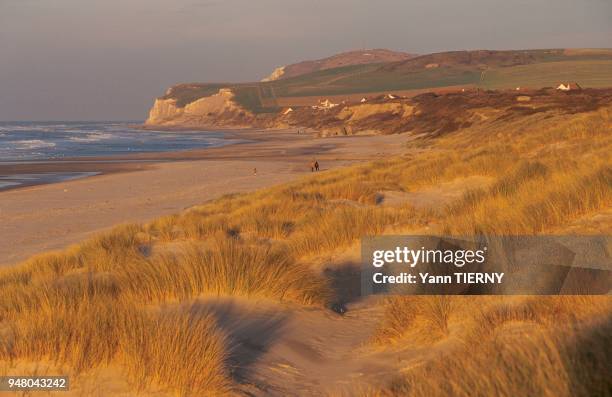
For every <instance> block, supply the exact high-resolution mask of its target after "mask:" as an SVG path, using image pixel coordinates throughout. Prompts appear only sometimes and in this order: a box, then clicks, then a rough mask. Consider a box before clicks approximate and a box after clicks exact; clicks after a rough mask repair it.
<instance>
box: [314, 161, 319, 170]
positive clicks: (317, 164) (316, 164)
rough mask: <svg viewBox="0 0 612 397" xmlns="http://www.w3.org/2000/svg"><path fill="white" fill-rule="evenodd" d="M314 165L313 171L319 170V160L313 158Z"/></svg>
mask: <svg viewBox="0 0 612 397" xmlns="http://www.w3.org/2000/svg"><path fill="white" fill-rule="evenodd" d="M314 166H315V171H319V162H318V161H316V160H315V163H314Z"/></svg>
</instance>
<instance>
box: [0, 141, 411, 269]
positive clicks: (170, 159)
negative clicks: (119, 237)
mask: <svg viewBox="0 0 612 397" xmlns="http://www.w3.org/2000/svg"><path fill="white" fill-rule="evenodd" d="M227 136H228V139H240V140H241V141H242V142H244V143H240V144H234V145H229V146H224V147H219V148H209V149H202V150H193V151H183V152H170V153H143V154H138V155H130V156H116V157H108V158H87V159H84V158H82V159H68V160H62V161H50V162H44V163H24V164H5V165H0V174H4V175H10V174H11V173H27V172H38V173H42V172H50V171H54V172H58V171H71V172H73V171H78V172H96V173H100V174H99V175H96V176H93V177H89V178H84V179H78V180H72V181H68V182H60V183H53V184H45V185H37V186H27V187H22V188H20V189H14V190H6V191H1V192H0V235H1V236H2V239H1V240H0V265H4V266H5V265H11V264H15V263H18V262H20V261H23V260H25V259H27V258H28V257H30V256H32V255H35V254H38V253H42V252H46V251H49V250H56V249H60V248H63V247H66V246H68V245H70V244H73V243H77V242H79V241H81V240H83V239H85V238H87V237H89V236H91V235H93V234H95V233H97V232H100V231H103V230H105V229H108V228H110V227H112V226H115V225H118V224H121V223H129V222H147V221H149V220H152V219H154V218H156V217H158V216H162V215H167V214H171V213H175V212H178V211H180V210H182V209H185V208H188V207H191V206H193V205H197V204H200V203H203V202H205V201H207V200H211V199H214V198H216V197H219V196H221V195H224V194H228V193H236V192H245V191H250V190H255V189H258V188H262V187H266V186H272V185H276V184H281V183H284V182H287V181H290V180H293V179H296V178H299V177H300V176H302V175H307V174H309V173H310V169H309V163H310V161H311V160H312V159H313V158H316V159H317V160H318V161H319V162H320V163H321V167H322V171H323V172H324V171H325V170H327V169H331V168H335V167H341V166H344V165H348V164H351V163H354V162H358V161H367V160H371V159H376V158H384V157H387V156H389V155H391V154H395V153H398V152H399V151H400V150H401V148H402V146H403V145H402V143H403V142H405V141H406V140H407V139H408V137H407V136H398V135H394V136H354V137H333V138H317V137H315V136H314V135H311V134H300V135H298V134H297V133H296V132H295V131H238V132H232V133H228V135H227ZM255 168H256V169H257V175H254V172H253V171H254V169H255Z"/></svg>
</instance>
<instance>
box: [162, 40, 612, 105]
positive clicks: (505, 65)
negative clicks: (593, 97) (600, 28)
mask: <svg viewBox="0 0 612 397" xmlns="http://www.w3.org/2000/svg"><path fill="white" fill-rule="evenodd" d="M438 62H439V65H440V67H438V68H431V69H427V68H425V65H427V64H429V63H438ZM484 70H486V72H485V73H484V75H482V76H481V74H482V72H483V71H484ZM568 81H569V82H574V81H575V82H578V83H579V84H581V85H582V86H584V87H610V86H612V51H603V52H594V53H593V52H588V51H582V52H580V51H577V52H575V53H574V54H573V55H566V54H565V53H564V52H563V50H530V51H498V52H491V51H488V52H487V51H474V52H448V53H439V54H430V55H424V56H421V57H416V58H412V59H410V60H407V61H402V62H395V63H389V64H369V65H352V66H343V67H339V68H333V69H327V70H323V71H318V72H314V73H308V74H305V75H301V76H297V77H292V78H287V79H282V80H278V81H272V82H266V83H250V84H225V85H223V84H184V85H179V86H176V87H174V88H173V92H172V93H170V94H169V95H166V96H165V98H170V97H173V98H177V103H178V105H179V106H184V105H185V104H187V103H189V102H192V101H194V100H196V99H197V98H200V97H202V96H206V95H211V94H212V93H214V92H216V91H217V90H218V89H219V88H220V87H221V86H231V87H233V89H234V91H235V92H236V101H237V102H238V103H240V104H241V105H243V106H244V107H246V108H247V109H249V110H252V111H254V112H256V113H261V112H268V111H276V110H278V109H277V106H276V103H275V100H274V99H275V98H279V97H297V96H326V95H343V94H355V93H379V92H385V91H394V90H410V89H422V88H436V87H445V86H453V85H465V84H473V85H475V86H479V87H481V88H486V89H498V88H515V87H518V86H520V87H530V88H540V87H546V86H554V85H556V84H558V83H560V82H568Z"/></svg>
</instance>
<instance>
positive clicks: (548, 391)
mask: <svg viewBox="0 0 612 397" xmlns="http://www.w3.org/2000/svg"><path fill="white" fill-rule="evenodd" d="M439 298H440V297H403V298H393V299H391V300H390V301H389V302H388V303H387V304H388V308H389V309H388V310H390V311H388V313H389V314H390V316H389V317H387V320H386V321H387V322H386V324H385V325H384V326H383V327H381V328H380V329H379V332H378V335H377V338H378V339H377V342H379V343H389V342H390V341H391V340H392V339H393V338H395V340H396V341H401V340H402V338H406V337H409V338H410V340H416V341H418V342H419V343H420V344H422V346H429V347H430V349H431V350H432V351H434V352H436V353H435V354H434V355H432V357H430V358H429V359H428V360H426V361H425V362H424V363H422V364H421V365H419V366H417V367H414V368H410V369H407V370H406V371H405V372H403V373H402V374H398V376H397V378H396V380H395V381H394V382H392V384H391V385H389V386H388V387H386V388H383V389H380V390H377V391H375V392H374V393H372V395H378V396H414V397H421V396H432V397H436V396H440V397H442V396H491V395H495V396H551V397H552V396H568V397H570V396H572V397H573V396H585V397H587V396H595V395H596V396H609V395H610V393H611V389H610V386H611V383H610V379H609V376H608V375H609V373H610V369H611V367H610V362H609V357H610V353H612V350H611V346H612V345H611V342H612V340H611V335H612V333H611V332H610V331H612V301H611V300H610V299H609V298H608V297H574V296H571V297H546V296H542V297H532V298H524V297H446V298H445V299H451V300H453V301H454V302H453V304H452V305H450V307H451V308H452V309H451V310H450V311H448V312H446V313H445V314H444V316H441V314H440V311H439V310H438V309H437V308H435V307H432V305H427V304H424V302H423V301H424V300H429V301H434V302H435V301H436V300H437V299H439ZM398 312H399V313H401V316H398V315H396V314H395V313H398ZM406 312H408V313H415V312H416V313H415V314H414V315H413V316H412V318H409V317H410V316H408V315H406V314H405V313H406ZM443 317H444V318H445V321H446V322H447V329H449V328H448V327H450V329H451V330H452V331H451V332H450V333H447V334H442V333H440V332H438V333H437V334H436V337H433V338H432V337H431V336H429V337H427V338H424V337H423V336H424V335H428V333H429V335H431V329H432V328H431V327H430V324H436V326H435V327H434V329H437V330H438V329H439V327H438V324H439V323H440V321H441V320H442V318H443ZM392 319H395V320H394V321H395V322H392ZM391 330H395V332H391ZM419 337H420V338H419ZM404 340H406V339H404Z"/></svg>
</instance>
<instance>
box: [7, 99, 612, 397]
mask: <svg viewBox="0 0 612 397" xmlns="http://www.w3.org/2000/svg"><path fill="white" fill-rule="evenodd" d="M611 125H612V118H611V112H610V110H609V109H603V110H599V111H597V112H592V113H587V114H576V115H564V114H561V113H555V112H554V111H551V112H540V113H536V114H533V115H529V116H524V117H521V118H519V119H509V120H508V119H501V118H492V119H490V120H486V121H482V122H480V123H475V124H474V125H472V126H471V127H469V128H465V129H463V130H460V131H457V132H455V133H453V134H450V135H448V136H445V137H441V138H437V139H433V140H428V141H424V142H416V143H414V144H413V146H412V147H411V148H408V150H407V152H406V155H405V156H398V157H396V158H389V159H384V160H379V161H375V162H371V163H368V164H362V165H357V166H353V167H348V168H346V169H341V170H337V171H330V172H325V173H320V174H317V175H314V176H311V177H308V178H304V179H301V180H299V181H296V182H293V183H289V184H286V185H282V186H277V187H273V188H268V189H263V190H259V191H256V192H252V193H248V194H240V195H228V196H225V197H222V198H220V199H217V200H214V201H211V202H208V203H205V204H203V205H201V206H197V207H194V208H191V209H189V210H186V211H183V212H181V213H178V214H175V215H172V216H167V217H163V218H160V219H158V220H156V221H153V222H151V223H150V224H147V225H122V226H119V227H117V228H115V229H113V230H111V231H109V232H107V233H104V234H101V235H99V236H97V237H95V238H93V239H90V240H88V241H85V242H83V243H82V244H79V245H77V246H74V247H71V248H69V249H66V250H64V251H60V252H56V253H50V254H45V255H41V256H38V257H35V258H32V259H31V260H29V261H27V262H25V263H23V264H21V265H19V266H16V267H14V268H9V269H2V270H0V289H1V294H0V336H1V338H0V360H8V361H19V360H32V361H36V360H51V361H53V362H56V363H57V364H58V365H68V366H69V367H71V368H72V369H73V370H74V371H75V373H77V374H78V373H82V372H86V371H88V370H89V369H92V368H95V367H99V366H106V365H114V366H119V367H121V368H123V369H124V372H125V374H126V376H127V378H128V379H129V380H130V382H131V384H132V385H133V387H134V388H135V389H141V390H142V389H147V388H149V387H152V386H155V387H160V388H167V389H168V390H171V391H172V392H173V393H175V394H177V395H206V394H226V393H229V392H230V391H231V388H232V384H231V383H232V379H231V377H230V375H229V373H230V371H229V368H228V364H227V362H228V360H227V358H228V357H229V355H230V354H231V346H228V344H227V341H226V338H225V337H224V334H223V332H221V331H220V329H219V328H218V327H217V326H216V325H215V324H216V322H215V319H214V316H213V315H211V314H209V313H205V312H198V311H195V310H194V309H189V308H183V307H181V306H180V304H181V303H186V304H188V303H189V302H190V301H191V300H192V299H195V298H197V297H199V296H201V295H231V296H236V295H240V296H247V297H257V298H264V299H271V300H275V301H278V302H291V303H292V304H299V305H316V306H319V307H322V306H328V305H330V304H331V303H334V302H333V300H334V299H335V291H334V290H333V289H332V282H331V280H329V279H328V278H327V277H326V276H325V274H324V272H323V271H322V268H323V267H324V266H322V265H323V264H321V263H319V262H317V260H318V259H317V258H318V257H320V255H321V254H328V253H332V252H335V251H339V250H342V249H345V248H347V247H350V246H352V245H353V244H354V243H355V242H356V241H358V239H359V238H361V237H363V236H367V235H380V234H383V233H386V232H390V231H395V232H397V231H411V230H415V229H423V228H424V227H427V228H428V229H427V230H428V232H429V233H448V234H474V233H491V234H504V233H512V234H517V233H518V234H538V233H546V232H548V231H551V230H557V229H558V228H559V227H561V228H562V227H563V226H564V225H568V224H570V223H571V222H573V221H574V220H576V219H580V218H584V217H588V216H590V215H592V214H596V213H597V212H598V211H601V210H603V209H606V208H609V207H610V204H611V200H612V183H611V174H612V168H611V167H612V165H611V164H610V160H609V153H610V149H611V148H612V134H610V132H611V131H610V126H611ZM474 175H479V176H487V177H490V178H492V180H493V183H492V184H491V185H490V186H487V187H481V188H476V189H475V190H470V191H467V192H465V194H464V195H463V196H462V197H460V198H459V199H457V200H454V201H451V202H448V203H446V204H445V205H444V206H441V207H438V208H426V209H416V208H413V207H412V206H411V205H410V203H409V202H406V203H404V204H402V205H399V206H394V207H388V206H384V205H380V198H381V195H384V192H385V191H388V190H395V191H398V190H399V191H403V192H405V193H407V194H409V193H411V192H415V191H418V190H420V189H423V188H427V187H431V186H435V185H438V184H440V183H443V182H448V181H453V180H455V179H457V178H465V177H468V176H474ZM599 232H609V230H607V231H604V230H599ZM606 299H607V298H606ZM542 302H546V301H545V300H543V301H542ZM608 302H609V300H608ZM503 304H505V303H503V302H502V305H503ZM177 305H178V306H177ZM478 305H479V304H478V299H477V298H465V300H464V301H462V303H461V304H460V305H458V304H457V302H456V301H455V300H452V299H448V298H441V297H437V298H436V297H419V298H411V299H408V300H403V299H399V300H390V301H389V302H387V306H386V310H387V311H386V315H385V318H384V320H383V322H382V324H381V327H380V329H379V330H378V331H377V333H376V335H375V336H374V340H375V342H376V343H377V344H378V345H379V346H387V345H389V344H392V342H393V341H397V340H401V339H402V338H404V337H405V335H406V334H407V333H409V332H410V331H411V330H414V329H418V330H426V332H419V333H420V334H422V335H426V336H427V337H426V338H424V339H423V340H422V341H421V342H419V343H426V344H427V343H430V344H435V343H437V342H439V341H442V340H448V339H449V338H453V337H454V335H457V330H456V328H457V327H459V328H460V329H462V328H466V331H465V332H463V331H462V332H463V333H462V332H459V334H458V335H463V336H462V338H463V339H464V340H466V341H475V340H478V338H483V343H482V344H479V345H478V346H473V347H472V349H473V350H476V351H474V352H473V353H474V354H472V352H471V351H470V354H467V353H465V352H464V353H460V352H462V351H464V350H460V349H458V350H456V351H457V352H458V353H457V354H455V355H453V356H452V357H448V362H447V361H444V360H433V361H432V362H431V363H429V364H427V366H424V367H422V368H420V369H418V370H415V372H410V373H409V374H407V375H406V376H404V377H402V378H401V379H399V380H398V382H396V384H394V385H392V386H391V387H390V388H389V389H384V390H382V391H381V393H390V394H395V395H415V396H420V395H443V392H449V390H450V391H452V392H457V393H456V395H461V393H463V392H465V393H467V390H472V392H473V394H470V395H487V394H489V393H490V392H495V391H499V392H500V393H501V394H502V395H532V394H533V393H534V390H537V391H542V390H543V389H542V387H544V386H543V385H544V383H545V380H546V379H548V381H547V382H552V383H555V384H557V383H558V384H559V387H562V386H563V387H565V388H564V389H551V391H550V393H549V395H553V394H551V393H558V394H555V395H568V393H570V392H576V393H577V394H576V395H584V394H581V393H583V391H582V389H581V387H586V386H584V382H590V381H591V380H592V379H591V378H588V377H589V376H590V377H597V376H599V374H600V372H598V371H600V370H601V366H600V361H598V360H600V354H601V351H599V350H597V348H596V347H597V346H600V347H601V345H599V344H600V343H604V342H606V339H605V338H604V339H602V338H601V337H600V336H597V335H600V333H601V332H600V331H601V330H603V328H601V327H603V325H602V326H601V327H600V326H595V325H588V324H587V323H586V322H584V321H583V320H584V318H583V317H580V318H579V319H576V318H574V317H571V316H569V317H567V318H568V321H569V323H568V324H570V325H571V326H569V328H568V329H564V330H560V331H559V332H558V333H555V332H552V331H553V330H552V328H553V327H550V326H548V325H547V321H550V319H554V318H558V317H555V316H553V315H551V314H550V313H553V314H554V313H557V312H564V313H566V312H568V309H569V308H571V309H572V310H579V311H585V312H589V313H591V312H592V310H591V309H590V308H589V304H586V303H583V304H576V303H575V302H573V301H571V300H569V301H559V302H557V303H555V304H554V305H552V306H550V305H549V306H547V305H546V304H544V306H545V307H544V308H542V307H540V306H541V304H538V303H537V301H532V302H531V303H529V305H528V306H525V307H530V308H531V309H521V310H517V311H514V312H513V311H512V310H510V309H509V308H510V306H508V307H507V308H506V309H503V310H497V311H495V310H493V307H492V306H491V308H489V309H487V310H488V311H486V312H484V313H483V314H482V316H481V317H474V316H472V317H473V319H472V320H470V321H468V322H467V323H466V324H467V325H466V324H458V323H457V322H456V321H455V320H454V319H455V318H456V313H457V310H458V309H457V307H470V308H472V309H474V311H475V308H478V307H479V306H478ZM538 305H540V306H538ZM169 307H172V309H168V308H169ZM536 307H537V310H536V309H535V308H536ZM546 307H548V309H547V308H546ZM551 308H552V309H551ZM549 309H550V310H549ZM553 309H554V310H553ZM547 310H548V311H547ZM475 312H476V311H475ZM478 313H480V311H478ZM500 313H501V314H500ZM503 313H506V314H503ZM508 313H510V314H508ZM511 313H515V314H511ZM517 313H518V314H517ZM520 313H527V314H528V315H527V314H526V316H527V317H520V316H519V314H520ZM529 313H531V314H529ZM606 313H608V314H606ZM595 314H596V315H595ZM595 314H593V316H592V318H593V324H594V323H595V322H596V321H595V320H598V321H599V320H601V319H603V318H608V317H606V316H609V312H606V311H600V312H597V313H595ZM500 316H501V317H500ZM504 316H506V317H504ZM513 316H519V318H518V320H516V321H518V322H519V323H520V324H522V326H524V327H525V329H526V330H527V331H528V332H527V331H526V333H524V335H528V337H526V341H525V342H524V344H522V345H520V344H518V343H519V342H517V341H516V340H515V339H513V338H515V335H514V333H513V332H510V331H509V332H506V328H508V327H507V325H508V324H512V323H513V322H515V319H514V317H513ZM529 316H531V317H529ZM500 318H501V319H502V320H500ZM585 318H586V317H585ZM570 320H571V321H570ZM579 320H580V321H579ZM497 322H498V323H497ZM469 324H471V325H469ZM478 324H481V325H483V324H484V325H483V327H481V328H479V327H478V326H477V325H478ZM533 324H538V326H537V327H534V326H533ZM542 324H544V325H542ZM468 325H469V326H468ZM467 329H470V330H471V331H469V332H468V331H467ZM483 330H488V331H487V332H488V334H487V333H485V332H484V331H483ZM498 330H499V332H498ZM485 334H486V335H485ZM591 334H592V335H593V336H592V337H588V335H591ZM470 335H472V336H470ZM473 335H477V336H476V337H474V336H473ZM470 338H475V339H470ZM499 338H502V339H499ZM504 338H507V340H508V343H506V344H504V345H503V346H502V348H500V346H499V343H501V342H500V340H505V339H504ZM517 338H518V337H517ZM572 338H573V339H572ZM581 338H582V339H581ZM585 338H586V339H585ZM578 339H580V340H581V341H582V342H581V343H583V342H584V343H585V346H588V349H594V350H593V351H594V353H593V354H594V355H595V359H596V360H595V361H594V364H593V365H594V367H593V371H588V370H587V369H588V367H586V366H585V365H587V364H586V361H584V359H585V356H584V354H586V353H585V352H588V351H590V350H588V349H587V350H584V351H582V350H576V349H574V350H572V345H571V343H570V342H571V341H572V340H578ZM518 340H519V341H520V340H523V339H522V338H518ZM466 343H467V342H466ZM470 343H473V342H470ZM606 343H608V346H609V341H607V342H606ZM574 346H575V345H574ZM500 349H501V350H500ZM493 352H500V354H501V357H502V359H500V360H501V361H495V362H494V363H493V362H492V361H491V360H493V358H492V357H493V356H494V355H493ZM172 357H176V358H172ZM461 357H463V358H461ZM495 357H496V356H495ZM194 358H195V359H194ZM461 360H463V361H461ZM529 360H531V361H529ZM542 360H544V361H542ZM528 362H531V364H529V363H528ZM583 362H584V363H585V364H584V365H583V364H582V363H583ZM449 363H452V364H453V365H462V366H465V368H466V371H467V372H469V371H472V372H471V373H470V376H464V374H462V373H461V372H460V371H459V370H458V369H456V368H455V367H453V365H451V364H449ZM487 363H490V364H491V365H488V364H487ZM493 364H494V365H493ZM570 364H571V365H570ZM428 368H429V369H428ZM561 368H562V369H564V371H565V372H562V371H561V370H560V369H561ZM536 370H537V371H539V372H537V374H538V375H537V376H538V377H537V378H536V379H539V381H538V382H540V383H537V385H536V386H534V387H536V388H535V389H533V390H532V389H528V390H527V389H525V390H523V389H513V387H516V385H518V384H521V382H523V381H524V380H525V378H523V377H524V376H527V374H528V372H524V371H531V372H533V371H536ZM428 371H429V372H428ZM432 371H434V372H435V371H440V373H441V374H444V375H442V376H443V378H444V379H449V380H448V381H444V382H441V381H439V379H440V377H438V376H436V377H434V376H431V373H433V372H432ZM476 371H483V372H482V373H483V374H485V375H486V376H480V377H476V376H475V373H476ZM487 371H489V372H487ZM490 371H494V372H490ZM513 371H514V372H513ZM583 372H584V374H583ZM558 373H559V374H560V375H555V374H558ZM502 375H503V376H502ZM553 375H554V376H553ZM490 377H494V379H496V380H495V382H494V383H482V384H481V383H470V382H476V380H474V379H475V378H479V379H481V381H482V382H492V381H490V380H487V379H489V378H490ZM424 378H427V379H429V380H428V381H426V382H423V384H420V383H419V384H418V385H417V383H418V382H417V381H418V380H419V379H420V380H422V379H424ZM469 379H472V381H470V380H469ZM592 381H593V382H595V383H593V384H594V385H595V384H600V383H597V382H600V380H598V379H595V380H592ZM432 382H434V383H432ZM435 382H437V383H435ZM445 382H446V383H445ZM479 382H480V381H479ZM555 387H557V386H555ZM418 390H423V391H418ZM585 390H586V389H585ZM587 391H588V390H587ZM426 392H427V393H429V392H431V393H432V394H426ZM512 392H515V393H514V394H512ZM410 393H412V394H410ZM419 393H420V394H419ZM436 393H437V394H436ZM517 393H518V394H517ZM546 393H548V391H546ZM564 393H565V394H564ZM494 394H495V393H494ZM465 395H468V394H465ZM545 395H546V394H545Z"/></svg>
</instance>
